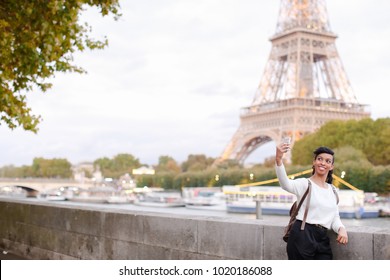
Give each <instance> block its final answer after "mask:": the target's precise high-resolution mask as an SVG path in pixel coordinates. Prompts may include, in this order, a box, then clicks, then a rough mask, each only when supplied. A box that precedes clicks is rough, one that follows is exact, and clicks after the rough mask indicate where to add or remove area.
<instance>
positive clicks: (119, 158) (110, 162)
mask: <svg viewBox="0 0 390 280" xmlns="http://www.w3.org/2000/svg"><path fill="white" fill-rule="evenodd" d="M93 164H94V167H95V168H97V166H99V168H100V171H101V172H102V174H103V176H104V177H111V178H119V177H120V176H122V175H123V174H126V173H131V172H132V170H133V169H134V168H139V167H140V166H141V163H140V162H139V159H137V158H135V157H134V156H133V155H130V154H118V155H116V156H114V158H113V159H109V158H107V157H104V158H100V159H97V160H95V161H94V162H93Z"/></svg>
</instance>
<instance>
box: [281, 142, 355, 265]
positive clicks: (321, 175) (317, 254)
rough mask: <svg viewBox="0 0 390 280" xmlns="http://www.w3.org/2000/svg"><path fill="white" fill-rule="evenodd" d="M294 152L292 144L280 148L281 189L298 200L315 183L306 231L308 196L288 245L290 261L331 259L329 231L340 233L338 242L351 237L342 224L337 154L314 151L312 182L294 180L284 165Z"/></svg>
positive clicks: (320, 149)
mask: <svg viewBox="0 0 390 280" xmlns="http://www.w3.org/2000/svg"><path fill="white" fill-rule="evenodd" d="M289 150H290V143H282V144H280V145H278V146H277V147H276V158H275V161H276V165H275V170H276V175H277V177H278V179H279V182H280V185H281V187H282V188H283V189H284V190H286V191H288V192H290V193H293V194H295V195H296V196H297V199H298V201H299V200H300V198H301V197H302V195H303V194H304V193H305V191H306V190H307V188H308V183H309V182H308V180H310V182H311V194H310V203H309V210H308V213H307V217H306V224H305V227H304V230H301V224H302V220H303V215H304V212H305V208H306V201H307V197H306V199H305V200H304V202H303V204H302V206H301V208H300V209H299V212H298V215H297V220H296V221H295V223H294V225H293V227H292V229H291V232H290V236H289V239H288V242H287V255H288V259H290V260H315V259H318V260H331V259H332V258H333V254H332V249H331V247H330V243H329V237H328V236H327V231H328V229H332V230H333V231H334V232H336V233H337V234H338V236H337V239H336V240H337V242H338V243H340V244H347V243H348V235H347V231H346V229H345V227H344V225H343V224H342V223H341V220H340V215H339V210H338V205H337V197H336V194H335V193H334V187H333V186H332V173H333V163H334V152H333V151H332V150H331V149H329V148H327V147H319V148H318V149H316V150H315V151H314V160H313V173H312V176H311V177H310V178H309V179H306V178H298V179H295V180H290V179H288V177H287V174H286V170H285V168H284V165H283V161H282V159H283V155H284V154H285V153H286V152H288V151H289Z"/></svg>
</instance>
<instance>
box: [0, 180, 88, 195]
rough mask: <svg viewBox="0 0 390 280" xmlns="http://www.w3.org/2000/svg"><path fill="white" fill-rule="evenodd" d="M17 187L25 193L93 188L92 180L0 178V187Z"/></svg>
mask: <svg viewBox="0 0 390 280" xmlns="http://www.w3.org/2000/svg"><path fill="white" fill-rule="evenodd" d="M5 186H19V187H21V188H23V189H25V190H26V191H27V192H34V191H35V192H44V191H47V190H50V189H57V188H60V187H80V188H86V189H88V188H90V187H93V186H95V182H94V181H92V180H84V181H76V180H70V179H46V178H0V187H5Z"/></svg>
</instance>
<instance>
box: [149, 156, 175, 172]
mask: <svg viewBox="0 0 390 280" xmlns="http://www.w3.org/2000/svg"><path fill="white" fill-rule="evenodd" d="M155 169H156V172H172V173H179V172H180V171H181V169H180V166H179V165H178V164H177V162H176V160H174V159H173V158H172V157H170V156H160V157H159V158H158V165H157V166H156V168H155Z"/></svg>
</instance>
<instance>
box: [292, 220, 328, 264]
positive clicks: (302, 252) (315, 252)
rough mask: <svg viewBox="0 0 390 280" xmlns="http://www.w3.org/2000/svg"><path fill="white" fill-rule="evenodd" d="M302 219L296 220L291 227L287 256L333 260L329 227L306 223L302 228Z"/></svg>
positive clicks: (295, 258) (296, 258)
mask: <svg viewBox="0 0 390 280" xmlns="http://www.w3.org/2000/svg"><path fill="white" fill-rule="evenodd" d="M301 224H302V221H299V220H296V221H295V223H294V225H293V226H292V228H291V232H290V237H289V238H288V242H287V256H288V259H289V260H331V259H332V258H333V254H332V249H331V248H330V243H329V237H328V234H327V229H323V228H319V227H317V226H315V225H311V224H307V223H306V224H305V229H304V230H301Z"/></svg>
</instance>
